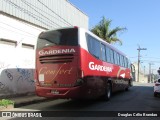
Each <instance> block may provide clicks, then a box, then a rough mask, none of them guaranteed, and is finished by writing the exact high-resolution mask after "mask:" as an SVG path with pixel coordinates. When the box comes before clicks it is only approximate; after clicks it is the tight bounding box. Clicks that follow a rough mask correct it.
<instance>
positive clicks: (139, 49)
mask: <svg viewBox="0 0 160 120" xmlns="http://www.w3.org/2000/svg"><path fill="white" fill-rule="evenodd" d="M137 50H138V75H137V82H139V64H140V51H141V50H147V48H140V46H138V49H137Z"/></svg>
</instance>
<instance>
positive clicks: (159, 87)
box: [154, 79, 160, 97]
mask: <svg viewBox="0 0 160 120" xmlns="http://www.w3.org/2000/svg"><path fill="white" fill-rule="evenodd" d="M158 95H160V79H158V80H157V81H155V84H154V97H157V96H158Z"/></svg>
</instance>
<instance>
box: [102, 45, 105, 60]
mask: <svg viewBox="0 0 160 120" xmlns="http://www.w3.org/2000/svg"><path fill="white" fill-rule="evenodd" d="M105 47H106V46H105V45H103V44H102V45H101V49H102V60H103V61H106V49H105Z"/></svg>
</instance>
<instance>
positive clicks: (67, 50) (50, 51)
mask: <svg viewBox="0 0 160 120" xmlns="http://www.w3.org/2000/svg"><path fill="white" fill-rule="evenodd" d="M73 52H76V51H75V49H73V48H72V49H59V50H49V51H44V50H41V51H39V55H52V54H59V53H73Z"/></svg>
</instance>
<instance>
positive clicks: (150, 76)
mask: <svg viewBox="0 0 160 120" xmlns="http://www.w3.org/2000/svg"><path fill="white" fill-rule="evenodd" d="M151 65H154V64H153V63H149V83H151V82H152V73H151Z"/></svg>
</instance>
